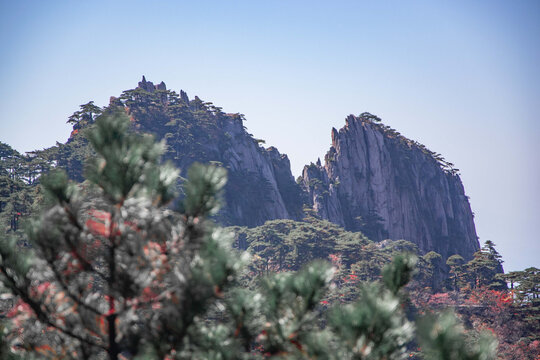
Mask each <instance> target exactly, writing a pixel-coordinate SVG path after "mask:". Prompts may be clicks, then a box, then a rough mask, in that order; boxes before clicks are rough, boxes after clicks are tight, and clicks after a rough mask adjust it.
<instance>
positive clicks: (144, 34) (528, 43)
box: [0, 0, 540, 270]
mask: <svg viewBox="0 0 540 360" xmlns="http://www.w3.org/2000/svg"><path fill="white" fill-rule="evenodd" d="M539 39H540V2H539V1H536V0H532V1H519V0H516V1H506V0H505V1H494V0H490V1H377V2H376V1H371V2H361V1H332V2H327V1H324V2H323V1H313V0H311V1H264V2H263V1H193V0H192V1H189V2H182V1H154V2H149V1H91V2H83V1H28V0H27V1H15V0H14V1H6V0H0V46H1V52H0V78H1V81H2V82H1V86H0V141H3V142H7V143H8V144H10V145H12V146H13V147H15V148H16V149H18V150H19V151H29V150H33V149H36V148H44V147H49V146H52V145H54V144H55V142H56V141H60V142H64V141H65V140H66V139H67V137H68V135H69V132H70V127H69V126H68V125H67V124H65V121H66V120H67V117H68V116H69V115H70V114H71V113H73V112H74V111H75V110H77V107H78V105H79V104H82V103H85V102H88V101H90V100H95V101H96V103H97V104H98V105H105V104H107V102H108V99H109V96H111V95H119V94H120V92H121V91H122V90H125V89H130V88H133V87H135V86H136V84H137V82H138V81H139V80H140V77H141V76H142V75H143V74H144V75H146V77H147V79H148V80H151V81H154V82H159V81H162V80H163V81H165V83H166V84H167V86H168V87H169V88H172V89H174V90H176V91H179V90H180V89H184V90H186V91H187V92H188V94H189V95H190V96H191V97H193V96H194V95H199V96H200V97H201V98H203V99H204V100H207V101H212V102H214V103H215V104H216V105H218V106H221V107H223V108H224V111H226V112H241V113H244V114H245V115H246V117H247V123H246V124H245V125H246V126H247V128H248V130H249V131H250V132H251V133H253V134H254V135H255V137H257V138H263V139H265V140H266V142H267V144H268V145H274V146H276V147H277V148H278V149H279V150H280V151H281V152H283V153H286V154H288V155H289V158H290V159H291V164H292V169H293V173H294V175H295V176H297V175H299V174H300V171H301V168H302V166H303V165H304V164H307V163H309V162H310V161H315V160H316V159H317V157H319V156H320V157H321V158H322V157H323V156H324V154H325V152H326V151H327V150H328V147H329V146H330V129H331V128H332V127H336V128H340V127H342V126H343V125H344V118H345V116H346V115H348V114H350V113H353V114H359V113H361V112H364V111H369V112H371V113H374V114H376V115H378V116H380V117H381V118H382V119H383V121H384V122H385V123H386V124H388V125H390V126H392V127H394V128H395V129H397V130H398V131H400V132H401V133H402V134H404V135H405V136H407V137H410V138H412V139H415V140H418V141H420V142H422V143H424V144H425V145H426V146H428V148H430V149H431V150H433V151H436V152H439V153H441V154H443V156H444V157H445V158H446V159H447V160H449V161H451V162H453V163H454V164H456V166H457V167H458V168H459V169H461V173H462V180H463V183H464V185H465V190H466V193H467V194H468V195H469V196H470V197H471V205H472V208H473V211H474V212H475V213H476V225H477V231H478V234H479V236H480V241H481V242H483V241H485V240H487V239H491V240H493V241H494V242H495V243H496V244H497V245H498V249H499V251H500V252H501V253H502V255H503V256H504V260H505V261H506V263H505V268H506V270H517V269H523V268H525V267H528V266H536V267H540V239H539V236H538V224H539V221H540V205H539V200H540V191H539V189H538V185H539V184H540V170H539V164H540V162H539V161H538V159H537V157H538V155H539V154H540V145H539V141H538V139H537V137H538V135H539V134H540V131H539V130H540V124H539V121H538V120H539V119H538V110H539V109H538V105H539V104H540V102H539V100H540V40H539Z"/></svg>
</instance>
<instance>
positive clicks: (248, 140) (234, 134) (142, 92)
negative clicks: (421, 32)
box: [34, 77, 479, 259]
mask: <svg viewBox="0 0 540 360" xmlns="http://www.w3.org/2000/svg"><path fill="white" fill-rule="evenodd" d="M118 106H119V107H122V108H124V109H125V111H126V112H127V113H128V114H129V115H130V117H131V120H132V123H133V127H134V128H135V129H136V130H139V131H143V132H150V133H153V134H155V136H156V137H157V138H158V139H162V140H164V141H165V142H166V152H165V159H166V160H169V161H171V162H173V163H174V164H175V165H176V166H177V167H178V168H180V169H181V171H182V173H181V175H182V176H185V175H186V171H187V169H188V168H189V166H190V165H191V164H192V163H194V162H196V161H197V162H213V163H217V164H220V165H221V166H223V167H225V168H227V170H228V177H229V181H228V184H227V187H226V189H225V200H226V205H225V207H224V208H223V210H222V211H221V212H220V213H219V214H218V216H217V220H218V221H219V222H220V223H221V224H223V225H238V226H248V227H255V226H259V225H262V224H264V223H265V222H266V221H268V220H274V219H291V220H302V219H304V217H305V216H306V211H307V212H309V215H310V216H318V217H319V218H322V219H325V220H329V221H331V222H333V223H335V224H338V225H340V226H343V227H344V228H345V229H346V230H349V231H362V232H363V233H365V234H366V235H367V236H368V237H369V238H370V239H372V240H375V241H381V240H385V239H392V240H400V239H404V240H408V241H411V242H413V243H415V244H416V245H417V246H418V247H419V249H420V251H421V252H423V253H426V252H429V251H432V250H433V251H436V252H438V253H440V254H441V255H442V256H443V258H445V259H446V258H447V257H448V256H450V255H453V254H460V255H461V256H463V257H464V258H465V259H471V258H472V255H473V253H474V252H475V251H476V250H478V249H479V244H478V240H477V236H476V231H475V227H474V221H473V214H472V212H471V209H470V205H469V202H468V199H467V197H466V196H465V193H464V189H463V185H462V183H461V180H460V178H459V175H458V174H457V170H456V169H453V168H452V164H450V163H448V162H446V161H444V159H442V157H441V156H440V155H438V154H435V153H433V152H431V151H429V150H428V149H426V148H425V147H424V146H423V145H421V144H418V143H416V142H414V141H411V140H409V139H406V138H405V137H403V136H401V135H400V134H399V133H397V132H396V131H395V130H393V129H391V128H389V127H387V126H384V125H383V124H382V123H381V122H380V119H379V118H377V117H376V116H374V115H371V114H368V113H364V114H362V115H360V116H358V117H356V116H353V115H350V116H349V117H347V119H346V125H345V127H343V128H342V129H341V130H339V131H337V130H336V129H332V147H331V148H330V150H329V152H328V153H327V154H326V156H325V162H324V165H323V164H321V161H320V160H319V161H317V162H316V163H315V164H311V165H309V166H306V167H305V168H304V171H303V174H302V176H301V177H300V178H299V180H298V182H295V180H294V178H293V176H292V173H291V169H290V163H289V159H288V158H287V155H285V154H281V153H279V151H278V150H277V149H276V148H274V147H268V148H265V147H264V146H263V144H264V141H263V140H260V139H255V138H254V137H253V136H252V135H251V134H249V133H248V132H247V130H246V128H245V126H244V124H243V121H244V116H243V115H242V114H239V113H236V114H230V113H224V112H223V111H222V109H221V108H219V107H217V106H215V105H214V104H212V103H209V102H204V101H202V100H201V99H200V98H198V97H197V96H195V97H194V98H193V99H190V98H189V97H188V95H187V93H185V92H184V91H180V93H179V94H178V93H176V92H174V91H171V90H168V89H167V87H166V85H165V83H163V82H161V83H160V84H157V85H154V84H153V83H152V82H150V81H147V80H146V79H145V78H144V77H143V79H142V81H141V82H139V83H138V86H137V87H136V88H135V89H132V90H127V91H124V92H123V93H122V94H121V95H120V96H119V97H111V100H110V105H109V107H108V109H112V108H116V107H118ZM102 111H110V110H107V108H106V109H100V108H98V107H96V106H95V105H93V103H92V102H90V103H88V104H85V105H81V110H80V111H78V112H76V113H74V114H73V116H72V117H70V120H69V122H70V123H71V124H73V132H72V134H71V136H70V138H69V139H68V141H67V142H66V143H65V144H57V146H56V147H54V148H50V149H46V150H45V151H42V152H35V154H34V155H35V156H38V157H40V158H46V159H48V160H49V161H53V162H55V163H57V164H58V166H60V167H63V168H65V169H66V170H67V171H68V174H69V176H70V177H71V178H72V179H74V180H77V181H82V180H83V171H84V170H83V166H82V164H83V163H84V159H85V158H86V157H88V156H92V150H91V148H90V147H89V146H88V142H87V141H86V138H85V136H84V134H85V131H86V130H87V129H88V128H89V127H90V126H91V124H92V123H93V121H94V120H95V117H96V116H98V115H99V114H100V113H101V112H102Z"/></svg>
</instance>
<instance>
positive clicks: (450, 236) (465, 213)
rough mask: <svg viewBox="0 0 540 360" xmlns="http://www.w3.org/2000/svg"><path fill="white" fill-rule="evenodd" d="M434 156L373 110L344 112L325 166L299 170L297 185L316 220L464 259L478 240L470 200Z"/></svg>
mask: <svg viewBox="0 0 540 360" xmlns="http://www.w3.org/2000/svg"><path fill="white" fill-rule="evenodd" d="M437 157H438V155H436V154H433V153H431V152H430V151H429V150H427V149H425V147H423V146H422V145H420V144H418V143H415V142H413V141H410V140H408V139H406V138H404V137H402V136H401V135H399V134H398V133H396V132H395V131H394V130H392V129H390V128H387V127H385V126H384V125H382V124H380V123H378V119H377V118H375V117H374V116H373V115H370V114H362V115H361V116H360V117H354V116H352V115H351V116H349V117H347V119H346V125H345V127H343V128H342V129H341V130H339V131H337V130H336V129H332V147H331V148H330V151H329V152H328V153H327V155H326V157H325V164H324V166H323V165H321V163H320V161H319V162H318V163H317V164H311V165H310V166H306V167H305V168H304V171H303V187H304V189H305V191H306V192H308V194H309V199H310V201H311V203H312V205H313V209H314V210H315V211H316V212H317V213H318V214H319V215H320V216H321V217H322V218H324V219H327V220H329V221H332V222H334V223H336V224H339V225H342V226H344V227H345V228H346V229H349V230H362V231H364V232H365V233H366V234H367V235H368V236H369V237H370V238H372V239H373V240H383V239H386V238H390V239H394V240H397V239H405V240H409V241H411V242H414V243H416V244H417V245H418V246H419V248H420V250H422V251H423V252H428V251H431V250H434V251H436V252H438V253H440V254H441V255H443V257H444V258H446V257H448V256H450V255H453V254H460V255H461V256H463V257H464V258H466V259H470V258H472V254H473V253H474V252H475V251H476V250H478V249H479V244H478V238H477V235H476V230H475V226H474V222H473V214H472V212H471V208H470V205H469V201H468V198H467V197H466V196H465V193H464V189H463V185H462V183H461V180H460V178H459V175H458V174H457V171H456V170H453V169H451V168H444V165H446V164H447V163H445V162H444V160H437V159H436V158H437Z"/></svg>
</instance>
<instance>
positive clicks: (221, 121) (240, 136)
mask: <svg viewBox="0 0 540 360" xmlns="http://www.w3.org/2000/svg"><path fill="white" fill-rule="evenodd" d="M111 103H112V104H115V105H121V106H124V107H125V108H126V111H128V113H129V114H130V115H131V117H132V120H133V123H134V126H135V127H136V128H137V129H140V130H142V131H145V132H151V133H154V134H156V136H157V137H158V138H159V139H165V140H166V142H167V152H166V154H165V157H166V158H167V159H168V160H171V161H172V162H173V163H174V164H175V165H176V166H177V167H178V168H180V169H181V171H182V175H185V174H186V171H187V169H188V168H189V166H190V165H191V164H192V163H193V162H195V161H197V162H203V163H209V162H213V163H217V164H220V165H221V166H223V167H225V168H227V170H228V178H229V181H228V183H227V186H226V189H225V200H226V204H225V208H224V209H223V210H222V211H221V213H220V214H219V216H218V220H219V221H220V222H221V223H223V224H225V225H246V226H257V225H261V224H263V223H264V222H265V221H267V220H272V219H300V218H301V217H302V203H301V201H299V198H300V197H299V194H300V191H301V190H300V187H299V186H298V185H297V184H296V182H295V181H294V178H293V176H292V173H291V169H290V163H289V159H288V158H287V155H284V154H280V153H279V152H278V151H277V149H276V148H273V147H270V148H268V149H266V148H264V147H262V146H261V145H260V142H261V141H260V140H257V139H254V138H253V136H252V135H251V134H249V133H248V132H247V131H246V129H245V127H244V126H243V116H242V115H240V114H226V113H224V112H222V111H221V109H220V108H218V107H216V106H214V105H213V104H211V103H207V102H203V101H202V100H201V99H199V98H198V97H195V98H194V99H192V100H190V99H189V97H188V95H187V93H186V92H184V91H180V95H177V94H176V93H174V92H172V91H169V90H167V88H166V86H165V84H164V83H163V82H161V83H160V84H159V85H154V84H153V83H151V82H149V81H146V79H145V78H143V80H142V81H141V82H139V84H138V87H137V88H136V89H134V90H128V91H125V92H124V93H123V94H122V96H120V98H118V99H117V98H112V99H111Z"/></svg>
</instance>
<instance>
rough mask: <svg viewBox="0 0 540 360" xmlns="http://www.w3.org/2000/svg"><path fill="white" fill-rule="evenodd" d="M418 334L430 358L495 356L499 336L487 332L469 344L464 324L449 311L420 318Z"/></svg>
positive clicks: (481, 358)
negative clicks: (475, 341)
mask: <svg viewBox="0 0 540 360" xmlns="http://www.w3.org/2000/svg"><path fill="white" fill-rule="evenodd" d="M418 334H419V339H420V344H421V345H422V348H423V349H424V352H425V357H426V359H429V360H488V359H495V351H496V349H497V343H496V341H495V339H493V337H491V336H489V335H487V334H486V333H484V334H482V336H481V337H480V340H479V341H478V342H477V344H474V345H470V344H468V343H467V339H466V335H465V334H464V330H463V327H462V325H461V324H460V323H459V322H458V320H457V319H456V317H455V316H454V314H453V313H451V312H448V311H447V312H443V313H442V314H439V315H433V314H428V315H426V316H424V317H423V318H422V319H421V320H420V321H419V324H418Z"/></svg>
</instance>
